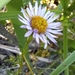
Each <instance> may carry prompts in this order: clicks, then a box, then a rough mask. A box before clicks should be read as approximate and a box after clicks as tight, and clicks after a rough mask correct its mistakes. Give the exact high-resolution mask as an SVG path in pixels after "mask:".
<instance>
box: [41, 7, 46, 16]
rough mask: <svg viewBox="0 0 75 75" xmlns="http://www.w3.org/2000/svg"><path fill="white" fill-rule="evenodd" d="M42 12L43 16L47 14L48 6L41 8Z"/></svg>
mask: <svg viewBox="0 0 75 75" xmlns="http://www.w3.org/2000/svg"><path fill="white" fill-rule="evenodd" d="M41 11H42V12H41V13H42V14H41V16H42V17H43V16H44V15H45V12H46V7H44V8H42V10H41Z"/></svg>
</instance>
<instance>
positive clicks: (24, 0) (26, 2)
mask: <svg viewBox="0 0 75 75" xmlns="http://www.w3.org/2000/svg"><path fill="white" fill-rule="evenodd" d="M29 1H30V0H23V5H24V6H27V4H28V2H29ZM31 1H33V0H31Z"/></svg>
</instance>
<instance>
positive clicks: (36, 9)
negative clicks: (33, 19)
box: [35, 1, 38, 16]
mask: <svg viewBox="0 0 75 75" xmlns="http://www.w3.org/2000/svg"><path fill="white" fill-rule="evenodd" d="M37 12H38V2H37V1H36V2H35V16H37Z"/></svg>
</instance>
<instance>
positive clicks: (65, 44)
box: [63, 23, 69, 75]
mask: <svg viewBox="0 0 75 75" xmlns="http://www.w3.org/2000/svg"><path fill="white" fill-rule="evenodd" d="M64 24H66V23H64ZM67 56H68V34H67V25H64V26H63V59H64V60H65V59H66V58H67ZM64 75H69V68H67V69H65V71H64Z"/></svg>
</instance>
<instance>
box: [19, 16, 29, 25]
mask: <svg viewBox="0 0 75 75" xmlns="http://www.w3.org/2000/svg"><path fill="white" fill-rule="evenodd" d="M18 16H19V18H18V19H19V20H20V21H21V22H22V23H23V24H26V25H30V23H29V22H28V21H27V20H26V19H24V18H23V17H22V16H20V15H18Z"/></svg>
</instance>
